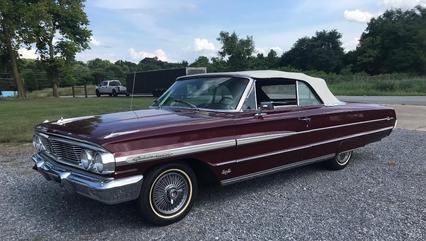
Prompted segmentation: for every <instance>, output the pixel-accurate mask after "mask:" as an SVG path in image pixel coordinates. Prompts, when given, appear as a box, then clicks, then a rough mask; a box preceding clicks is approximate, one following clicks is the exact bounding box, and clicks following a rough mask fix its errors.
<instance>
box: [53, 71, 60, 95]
mask: <svg viewBox="0 0 426 241" xmlns="http://www.w3.org/2000/svg"><path fill="white" fill-rule="evenodd" d="M52 84H53V86H52V89H53V97H59V81H58V78H57V77H55V76H54V77H53V79H52Z"/></svg>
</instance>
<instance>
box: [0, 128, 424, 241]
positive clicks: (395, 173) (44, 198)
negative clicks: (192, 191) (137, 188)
mask: <svg viewBox="0 0 426 241" xmlns="http://www.w3.org/2000/svg"><path fill="white" fill-rule="evenodd" d="M31 152H32V150H31V147H30V146H29V145H25V146H20V147H19V148H14V147H2V148H0V163H1V164H2V167H1V169H0V176H1V178H0V217H1V218H0V240H18V239H19V240H21V239H25V240H64V239H65V240H70V239H73V240H135V239H137V240H426V162H425V161H426V133H425V132H416V131H408V130H402V129H397V130H396V131H395V132H394V133H393V134H392V135H391V136H390V137H388V138H385V139H384V140H383V141H381V142H379V143H375V144H372V145H369V146H367V147H364V148H362V149H359V150H358V151H357V152H356V153H355V155H354V159H353V161H352V163H351V164H350V165H349V166H348V167H347V168H346V169H344V170H342V171H328V170H326V169H324V168H323V167H322V166H321V165H320V164H317V165H312V166H307V167H302V168H298V169H294V170H290V171H287V172H283V173H278V174H275V175H271V176H267V177H263V178H258V179H255V180H252V181H247V182H243V183H239V184H235V185H231V186H227V187H219V186H214V187H204V188H202V189H201V190H200V195H199V196H198V199H197V200H196V203H195V206H194V208H193V209H192V211H191V212H190V214H189V215H188V216H187V217H186V218H185V219H184V220H182V221H181V222H179V223H176V224H173V225H170V226H166V227H152V226H149V225H147V224H145V223H144V222H143V221H142V220H141V218H140V217H139V216H138V213H137V210H136V208H135V207H134V206H133V205H132V203H126V204H121V205H115V206H107V205H103V204H100V203H98V202H96V201H92V200H89V199H86V198H84V197H80V196H77V195H74V194H71V193H67V192H66V191H64V190H63V189H61V188H60V187H59V186H58V185H56V184H54V183H52V182H47V181H45V180H44V178H43V177H42V176H41V175H39V174H37V173H36V172H34V171H33V170H31V163H30V161H29V156H30V154H31Z"/></svg>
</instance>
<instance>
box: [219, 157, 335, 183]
mask: <svg viewBox="0 0 426 241" xmlns="http://www.w3.org/2000/svg"><path fill="white" fill-rule="evenodd" d="M334 156H335V154H329V155H325V156H320V157H316V158H312V159H308V160H304V161H298V162H293V163H290V164H286V165H282V166H278V167H274V168H271V169H266V170H262V171H259V172H254V173H250V174H246V175H242V176H238V177H233V178H229V179H225V180H222V181H220V184H222V185H229V184H232V183H235V182H240V181H244V180H248V179H253V178H256V177H260V176H264V175H268V174H272V173H276V172H280V171H284V170H289V169H292V168H296V167H301V166H305V165H309V164H312V163H315V162H319V161H323V160H327V159H329V158H332V157H334Z"/></svg>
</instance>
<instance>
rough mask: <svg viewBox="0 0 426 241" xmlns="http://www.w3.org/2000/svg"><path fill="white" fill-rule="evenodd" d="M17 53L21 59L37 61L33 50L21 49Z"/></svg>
mask: <svg viewBox="0 0 426 241" xmlns="http://www.w3.org/2000/svg"><path fill="white" fill-rule="evenodd" d="M18 53H19V55H20V56H21V58H22V59H37V58H38V57H39V56H38V54H37V53H36V51H35V49H26V48H21V49H19V50H18Z"/></svg>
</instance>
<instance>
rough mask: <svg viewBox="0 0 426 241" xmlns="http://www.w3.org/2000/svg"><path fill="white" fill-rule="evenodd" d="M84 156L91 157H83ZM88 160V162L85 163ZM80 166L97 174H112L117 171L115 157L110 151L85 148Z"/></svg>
mask: <svg viewBox="0 0 426 241" xmlns="http://www.w3.org/2000/svg"><path fill="white" fill-rule="evenodd" d="M84 157H91V158H87V159H83V158H84ZM83 161H84V162H85V161H88V163H83ZM79 166H80V167H82V168H83V169H84V170H86V171H90V172H94V173H96V174H111V173H114V172H115V158H114V155H113V154H111V153H109V152H102V151H94V150H90V149H85V148H83V151H82V153H81V156H80V163H79Z"/></svg>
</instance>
